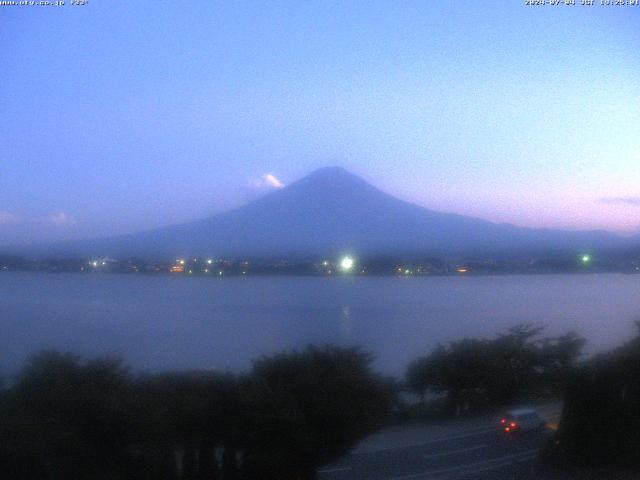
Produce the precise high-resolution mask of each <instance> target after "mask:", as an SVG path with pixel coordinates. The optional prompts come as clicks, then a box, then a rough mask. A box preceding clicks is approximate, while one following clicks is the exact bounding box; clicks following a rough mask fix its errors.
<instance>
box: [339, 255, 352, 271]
mask: <svg viewBox="0 0 640 480" xmlns="http://www.w3.org/2000/svg"><path fill="white" fill-rule="evenodd" d="M353 264H354V261H353V258H351V257H344V258H343V259H342V260H340V268H342V270H344V271H349V270H351V269H352V268H353Z"/></svg>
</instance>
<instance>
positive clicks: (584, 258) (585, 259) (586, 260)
mask: <svg viewBox="0 0 640 480" xmlns="http://www.w3.org/2000/svg"><path fill="white" fill-rule="evenodd" d="M581 260H582V263H584V264H585V265H586V264H588V263H590V262H591V255H583V256H582V259H581Z"/></svg>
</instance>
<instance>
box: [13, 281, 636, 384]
mask: <svg viewBox="0 0 640 480" xmlns="http://www.w3.org/2000/svg"><path fill="white" fill-rule="evenodd" d="M639 287H640V276H637V275H623V274H598V275H596V274H594V275H544V276H542V275H525V276H482V277H429V278H395V277H340V278H323V277H247V278H242V277H235V278H222V279H219V278H215V279H214V278H185V277H179V278H177V277H169V276H140V275H114V274H96V275H80V274H34V273H14V272H7V273H2V274H0V328H1V330H2V335H0V369H1V370H0V371H2V372H3V373H7V372H11V371H14V370H15V369H17V368H18V367H19V366H20V364H21V363H22V361H23V360H24V358H25V357H26V356H27V355H29V354H30V353H33V352H36V351H38V350H41V349H59V350H65V351H72V352H74V353H78V354H81V355H86V356H92V357H93V356H100V355H116V356H121V357H122V358H123V359H124V360H125V361H126V362H127V363H129V364H130V365H132V366H133V367H134V368H135V369H139V370H145V371H157V370H175V369H190V368H217V369H223V370H232V371H241V370H243V369H246V368H247V367H249V366H250V362H251V359H253V358H256V357H258V356H260V355H262V354H269V353H273V352H276V351H280V350H283V349H291V348H299V347H304V346H305V345H306V344H308V343H316V344H322V343H334V344H338V345H360V346H362V347H363V348H364V349H366V350H369V351H371V352H373V353H374V354H375V355H376V361H375V363H374V366H375V367H376V368H377V369H379V370H380V371H381V372H384V373H388V374H400V373H401V372H402V371H403V370H404V368H405V367H406V365H407V363H408V362H409V361H411V360H412V359H413V358H414V357H416V356H417V355H420V354H423V353H425V352H426V351H427V350H428V349H430V348H431V347H433V346H434V345H435V344H436V343H438V342H447V341H450V340H455V339H459V338H462V337H465V336H468V337H479V336H486V337H491V336H492V335H494V334H497V333H501V332H503V331H504V330H506V329H507V328H508V327H510V326H513V325H514V324H516V323H520V322H535V323H537V324H541V325H546V326H547V333H548V334H559V333H564V332H566V331H567V330H575V331H577V332H578V333H579V334H580V335H583V336H585V337H586V338H587V340H588V344H587V348H586V350H587V352H589V353H593V352H597V351H601V350H604V349H607V348H610V347H613V346H616V345H618V344H620V343H621V342H623V341H625V340H626V339H627V338H628V337H629V336H631V335H632V334H633V333H634V326H633V320H636V319H638V318H640V296H639V295H638V289H639Z"/></svg>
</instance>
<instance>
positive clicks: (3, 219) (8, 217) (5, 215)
mask: <svg viewBox="0 0 640 480" xmlns="http://www.w3.org/2000/svg"><path fill="white" fill-rule="evenodd" d="M18 222H20V219H19V218H18V217H16V216H15V215H14V214H13V213H10V212H7V211H4V210H0V225H14V224H16V223H18Z"/></svg>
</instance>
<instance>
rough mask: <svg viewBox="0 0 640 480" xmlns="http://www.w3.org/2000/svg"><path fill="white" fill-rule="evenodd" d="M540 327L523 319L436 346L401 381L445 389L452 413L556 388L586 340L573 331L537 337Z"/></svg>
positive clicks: (420, 388) (422, 389)
mask: <svg viewBox="0 0 640 480" xmlns="http://www.w3.org/2000/svg"><path fill="white" fill-rule="evenodd" d="M542 331H543V329H542V328H540V327H536V326H534V325H532V324H522V325H517V326H515V327H513V328H511V329H510V330H508V331H507V332H506V333H505V334H503V335H500V336H499V337H497V338H495V339H492V340H483V339H463V340H459V341H455V342H451V343H450V344H449V345H446V346H444V345H438V346H437V347H436V348H435V349H433V350H432V352H431V353H430V354H429V355H427V356H425V357H420V358H417V359H416V360H414V361H413V362H412V363H411V364H410V365H409V366H408V368H407V372H406V375H405V385H406V387H407V388H408V389H409V390H410V391H412V392H414V393H416V394H418V395H421V396H422V397H423V398H424V394H425V393H426V392H427V391H430V392H434V393H440V394H446V396H447V399H448V402H449V412H450V414H451V415H459V414H461V413H462V412H464V411H466V410H470V409H474V408H475V409H477V408H486V407H488V406H499V405H505V404H508V403H510V402H512V401H513V400H514V399H516V398H517V397H518V396H519V395H520V394H522V393H523V392H526V391H530V390H532V389H534V388H536V387H540V386H555V387H556V389H560V388H561V385H563V384H564V382H566V377H567V375H568V372H569V371H570V369H571V367H572V366H573V364H574V363H575V361H576V359H577V358H578V357H579V355H580V352H581V349H582V347H583V345H584V343H585V342H584V340H583V339H582V338H580V337H578V336H577V335H576V334H575V333H568V334H566V335H563V336H561V337H557V338H546V339H541V338H540V334H541V333H542Z"/></svg>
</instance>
